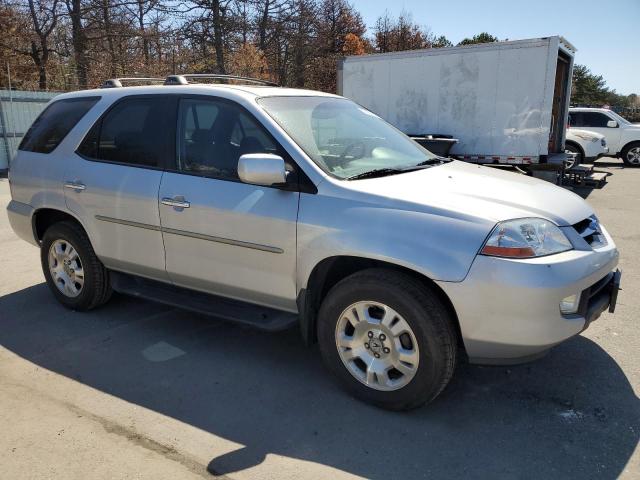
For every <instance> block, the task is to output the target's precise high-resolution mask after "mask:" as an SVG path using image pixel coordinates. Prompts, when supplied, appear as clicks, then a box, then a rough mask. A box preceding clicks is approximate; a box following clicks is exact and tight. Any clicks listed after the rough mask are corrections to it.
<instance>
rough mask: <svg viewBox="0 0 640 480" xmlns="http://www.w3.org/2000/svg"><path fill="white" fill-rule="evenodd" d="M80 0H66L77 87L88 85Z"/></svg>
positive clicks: (85, 41) (85, 44)
mask: <svg viewBox="0 0 640 480" xmlns="http://www.w3.org/2000/svg"><path fill="white" fill-rule="evenodd" d="M80 2H81V0H67V2H66V4H67V10H68V12H69V17H70V18H71V43H72V45H73V58H74V60H75V62H76V65H75V67H76V77H77V78H78V88H80V89H86V88H87V87H88V84H87V77H88V70H89V68H88V62H87V37H86V35H85V32H84V27H83V26H82V5H81V3H80Z"/></svg>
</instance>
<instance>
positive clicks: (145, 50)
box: [138, 0, 149, 67]
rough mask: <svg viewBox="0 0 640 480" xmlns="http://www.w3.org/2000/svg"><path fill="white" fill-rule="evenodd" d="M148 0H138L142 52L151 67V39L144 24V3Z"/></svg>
mask: <svg viewBox="0 0 640 480" xmlns="http://www.w3.org/2000/svg"><path fill="white" fill-rule="evenodd" d="M145 1H146V0H138V28H140V36H142V54H143V55H144V64H145V66H146V67H149V39H148V38H147V31H146V29H145V26H144V4H145Z"/></svg>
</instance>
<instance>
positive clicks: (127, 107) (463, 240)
mask: <svg viewBox="0 0 640 480" xmlns="http://www.w3.org/2000/svg"><path fill="white" fill-rule="evenodd" d="M189 80H191V81H193V80H194V78H192V77H188V76H179V77H176V76H174V77H171V78H169V79H168V81H167V82H166V84H165V85H157V86H134V87H123V88H104V89H98V90H90V91H81V92H74V93H69V94H64V95H60V96H58V97H56V98H55V99H54V100H53V101H52V102H51V103H50V104H49V106H48V107H47V108H46V109H45V110H44V112H43V113H42V114H41V115H40V117H39V118H38V119H37V120H36V121H35V123H34V124H33V126H32V127H31V128H30V130H29V132H28V133H27V135H26V136H25V137H24V139H23V141H22V143H21V145H20V150H19V153H18V155H17V157H16V158H15V160H14V161H13V163H12V165H11V168H10V183H11V195H12V201H11V203H10V204H9V206H8V213H9V218H10V221H11V225H12V227H13V229H14V230H15V232H16V233H17V234H18V235H19V236H20V237H22V238H23V239H25V240H27V241H29V242H31V243H33V244H34V245H37V246H39V247H40V251H41V260H42V268H43V271H44V275H45V277H46V280H47V283H48V284H49V286H50V288H51V291H52V292H53V294H54V295H55V296H56V298H57V299H58V300H59V301H60V302H61V303H62V304H64V305H65V306H67V307H69V308H72V309H75V310H81V311H84V310H90V309H92V308H95V307H98V306H100V305H102V304H104V303H105V302H107V301H108V299H109V297H110V295H111V292H112V290H115V291H117V292H122V293H126V294H132V295H136V296H140V297H143V298H148V299H153V300H157V301H160V302H165V303H168V304H171V305H177V306H181V307H184V308H187V309H192V310H195V311H198V312H203V313H207V314H212V315H216V316H218V317H221V318H225V319H228V320H231V321H237V322H242V323H246V324H251V325H254V326H256V327H258V328H262V329H265V330H279V329H284V328H288V327H291V326H293V325H299V328H300V330H301V332H302V336H303V339H304V341H305V342H307V343H308V344H311V343H314V342H316V341H317V342H318V343H319V346H320V352H321V354H322V357H323V360H324V362H325V364H326V366H327V367H328V369H329V370H330V371H332V372H333V373H334V374H335V376H336V377H337V378H338V379H339V380H340V381H341V382H342V384H343V385H344V386H345V387H346V388H347V389H348V390H349V391H350V392H351V393H352V394H353V395H355V396H357V397H359V398H361V399H364V400H366V401H368V402H370V403H373V404H376V405H379V406H382V407H384V408H389V409H396V410H399V409H409V408H413V407H416V406H418V405H421V404H424V403H425V402H428V401H431V400H432V399H434V398H435V397H436V396H437V395H438V394H439V393H440V392H441V391H442V390H443V389H444V388H445V386H446V385H447V383H448V382H449V380H450V378H451V376H452V374H453V372H454V369H455V366H456V362H457V360H458V358H460V356H461V354H464V355H465V356H467V357H468V358H469V360H470V361H471V362H483V363H516V362H520V361H524V360H527V359H531V358H534V357H537V356H539V355H541V354H543V353H544V352H546V351H547V350H548V349H549V348H550V347H552V346H553V345H556V344H558V343H560V342H562V341H563V340H566V339H567V338H569V337H572V336H573V335H576V334H578V333H580V332H582V331H583V330H584V329H585V328H587V326H588V325H589V323H590V322H591V321H593V320H595V319H596V318H598V316H599V315H600V314H601V313H602V312H603V311H605V310H606V309H607V308H608V309H609V310H610V311H613V309H614V306H615V301H616V295H617V291H618V285H619V281H620V273H619V272H618V271H617V270H615V268H616V265H617V263H618V251H617V249H616V247H615V245H614V242H613V240H612V239H611V237H610V236H609V234H608V233H607V231H606V230H605V229H604V227H603V226H602V225H601V224H600V223H599V222H598V219H597V218H596V217H595V215H594V212H593V210H592V209H591V207H590V206H589V205H588V204H587V203H586V202H585V201H584V200H582V199H581V198H580V197H578V196H577V195H574V194H573V193H571V192H568V191H566V190H563V189H561V188H558V187H556V186H554V185H552V184H550V183H546V182H542V181H539V180H535V179H532V178H529V177H526V176H523V175H516V174H513V173H510V172H502V171H498V170H494V169H491V168H487V167H481V166H477V165H471V164H467V163H463V162H459V161H451V160H449V159H445V158H440V157H437V156H435V155H433V154H432V153H430V152H429V151H427V150H425V149H423V148H422V147H420V146H419V145H418V144H416V143H414V142H413V141H412V140H410V139H409V138H408V137H406V136H405V135H404V134H402V133H400V132H399V131H398V130H396V129H394V128H393V127H392V126H390V125H389V124H388V123H386V122H385V121H383V120H382V119H380V118H379V117H378V116H376V115H374V114H373V113H371V112H370V111H368V110H366V109H364V108H362V107H361V106H359V105H357V104H355V103H353V102H351V101H349V100H347V99H345V98H342V97H339V96H336V95H329V94H325V93H320V92H313V91H305V90H293V89H287V88H275V87H271V86H266V85H265V86H261V85H257V86H256V85H254V86H250V85H243V84H240V85H232V84H230V83H228V84H223V85H212V84H194V83H190V82H189ZM111 84H112V85H116V86H119V82H118V81H113V82H111ZM238 355H242V352H238Z"/></svg>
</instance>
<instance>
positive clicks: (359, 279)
mask: <svg viewBox="0 0 640 480" xmlns="http://www.w3.org/2000/svg"><path fill="white" fill-rule="evenodd" d="M318 340H319V344H320V353H321V354H322V359H323V361H324V363H325V365H326V366H327V368H328V369H329V370H330V371H331V372H332V373H333V374H334V375H335V376H336V377H337V378H338V380H339V381H340V382H341V383H342V384H343V386H344V387H345V388H346V389H347V390H348V391H349V392H350V393H351V394H352V395H354V396H355V397H357V398H359V399H361V400H364V401H366V402H368V403H371V404H374V405H376V406H379V407H382V408H386V409H389V410H409V409H412V408H416V407H418V406H420V405H423V404H425V403H427V402H430V401H432V400H433V399H434V398H436V397H437V396H438V394H440V392H442V390H444V388H445V387H446V386H447V384H448V383H449V380H450V379H451V376H452V375H453V371H454V369H455V365H456V353H457V341H456V334H455V330H454V327H453V319H452V318H451V314H450V312H449V311H448V309H447V308H446V307H445V306H444V305H443V303H442V302H441V300H440V299H439V298H438V296H437V295H436V294H434V293H433V292H432V291H430V290H429V289H427V288H425V286H424V285H423V284H421V283H420V282H418V281H417V280H415V279H413V278H411V277H410V276H407V275H405V274H402V273H398V272H395V271H392V270H384V269H370V270H364V271H361V272H357V273H355V274H353V275H351V276H349V277H347V278H345V279H344V280H342V281H340V282H338V283H337V284H336V285H335V286H334V287H333V288H332V289H331V290H330V291H329V293H328V294H327V296H326V298H325V299H324V301H323V302H322V306H321V308H320V312H319V316H318Z"/></svg>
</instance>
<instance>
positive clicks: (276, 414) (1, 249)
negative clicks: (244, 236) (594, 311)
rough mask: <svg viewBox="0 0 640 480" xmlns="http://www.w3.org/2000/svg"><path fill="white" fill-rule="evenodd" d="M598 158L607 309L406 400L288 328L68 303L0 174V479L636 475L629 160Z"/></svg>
mask: <svg viewBox="0 0 640 480" xmlns="http://www.w3.org/2000/svg"><path fill="white" fill-rule="evenodd" d="M598 170H601V171H607V172H610V173H611V176H610V177H609V183H608V184H607V185H606V186H605V187H604V188H603V189H601V190H593V191H587V190H584V191H580V192H579V193H580V194H581V195H583V196H585V197H586V198H587V200H588V201H589V202H590V203H591V204H592V205H593V207H594V208H595V210H596V212H597V214H598V216H599V217H600V220H601V222H602V223H603V224H604V225H605V226H606V227H607V228H608V229H609V231H610V233H611V234H612V235H613V237H614V239H615V240H616V242H617V244H618V247H619V249H620V251H621V268H622V270H623V278H622V281H623V282H622V286H623V291H621V292H620V296H619V300H618V307H617V311H616V313H615V314H609V313H605V314H603V316H602V317H601V318H600V319H599V320H598V321H597V322H595V323H594V324H592V325H591V327H590V328H589V329H588V330H587V331H586V332H584V333H583V334H582V335H580V336H577V337H575V338H573V339H571V340H569V341H567V342H566V343H564V344H562V345H559V346H558V347H556V348H554V349H553V350H552V351H551V352H550V354H549V355H547V356H546V357H545V358H543V359H541V360H538V361H536V362H533V363H530V364H527V365H522V366H513V367H479V366H470V365H467V364H461V365H460V366H459V367H458V369H457V371H456V373H455V376H454V378H453V381H452V382H451V384H450V385H449V387H448V388H447V389H446V390H445V392H444V393H443V394H442V395H441V396H440V397H439V398H438V399H437V400H436V401H435V402H434V403H432V404H431V405H429V406H427V407H425V408H421V409H418V410H415V411H412V412H409V413H391V412H386V411H383V410H379V409H377V408H374V407H370V406H368V405H365V404H363V403H360V402H358V401H357V400H354V399H352V398H350V397H349V396H348V395H346V394H345V393H344V392H343V391H342V390H341V389H340V388H338V387H337V386H336V385H335V384H334V383H333V381H332V380H331V378H330V377H329V375H328V373H327V372H325V370H324V368H323V367H322V364H321V362H320V357H319V353H318V349H317V348H306V347H305V346H304V345H303V344H302V342H301V339H300V336H299V334H298V332H297V331H296V330H291V331H287V332H282V333H277V334H269V333H263V332H259V331H255V330H252V329H249V328H246V327H242V326H237V325H233V324H229V323H225V322H222V321H219V320H216V319H212V318H209V317H205V316H200V315H195V314H192V313H190V312H186V311H182V310H179V309H175V308H169V307H166V306H163V305H158V304H154V303H149V302H145V301H140V300H137V299H133V298H128V297H123V296H115V297H114V298H113V300H112V302H110V303H109V304H108V305H106V306H105V307H103V308H101V309H99V310H96V311H93V312H90V313H77V312H72V311H69V310H66V309H64V308H63V307H62V306H60V305H59V304H58V303H56V301H55V300H54V298H53V296H52V295H51V294H50V293H49V291H48V289H47V286H46V284H45V283H44V278H43V275H42V272H41V270H40V262H39V252H38V250H37V249H36V248H35V247H33V246H30V245H28V244H27V243H25V242H23V241H20V240H19V239H18V238H17V237H15V235H14V234H13V232H12V231H11V229H10V227H9V224H8V220H7V217H6V213H5V211H4V208H5V205H6V203H7V202H8V201H9V188H8V183H7V180H6V179H2V180H0V208H1V209H2V210H1V211H0V432H1V434H0V477H1V478H7V479H18V478H19V479H45V478H46V479H49V478H64V479H76V478H77V479H83V480H84V479H93V478H104V479H113V478H127V479H128V478H136V479H138V478H139V479H147V478H149V479H151V478H153V479H165V478H166V479H177V478H180V479H189V478H228V479H249V478H251V479H318V478H331V479H332V480H339V479H343V478H352V477H366V478H373V479H395V478H411V479H413V478H429V479H434V478H452V477H457V478H524V479H526V478H532V479H533V478H535V479H539V478H563V479H567V478H576V479H585V478H599V479H613V478H619V477H621V478H629V479H631V478H636V479H637V478H640V449H639V448H638V443H639V440H640V401H639V399H638V392H639V390H640V335H639V334H638V327H639V326H640V324H639V322H640V294H639V293H638V292H640V255H639V254H638V249H639V248H640V169H630V168H624V167H623V166H622V165H621V164H620V163H618V162H615V161H614V162H602V161H601V162H600V163H599V165H598ZM495 301H496V302H499V301H500V299H499V298H496V299H495Z"/></svg>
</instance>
